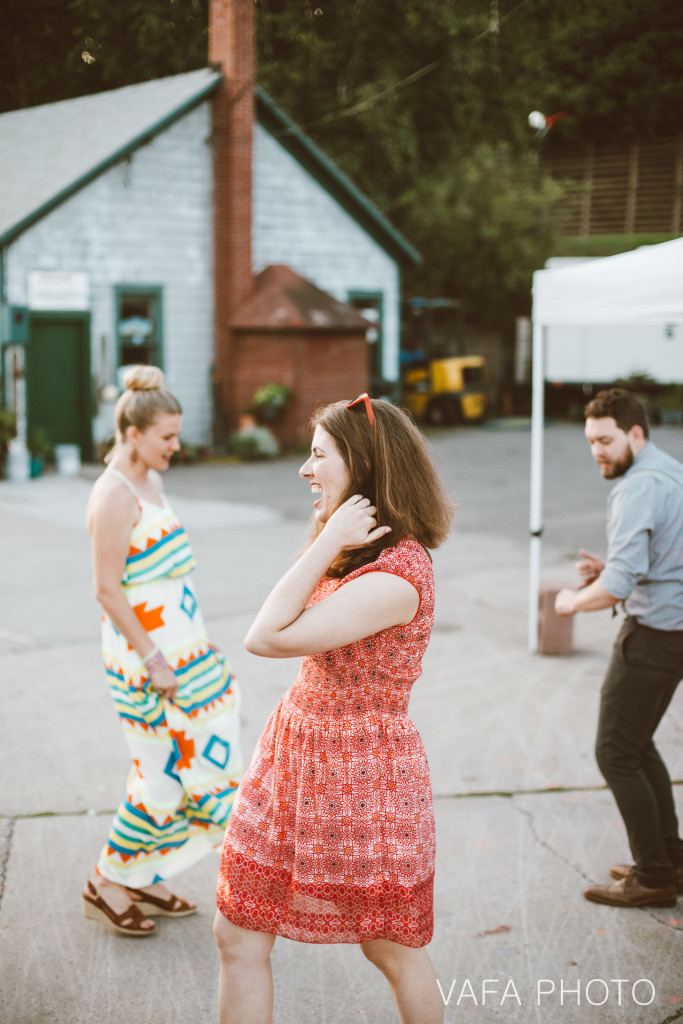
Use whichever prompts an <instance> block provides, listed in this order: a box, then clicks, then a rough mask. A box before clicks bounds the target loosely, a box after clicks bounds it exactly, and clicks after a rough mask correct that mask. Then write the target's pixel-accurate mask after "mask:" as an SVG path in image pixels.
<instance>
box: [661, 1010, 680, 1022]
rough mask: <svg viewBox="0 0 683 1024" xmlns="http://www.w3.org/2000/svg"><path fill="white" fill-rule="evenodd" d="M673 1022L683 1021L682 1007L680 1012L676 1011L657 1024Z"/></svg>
mask: <svg viewBox="0 0 683 1024" xmlns="http://www.w3.org/2000/svg"><path fill="white" fill-rule="evenodd" d="M675 1020H683V1006H682V1007H681V1008H680V1010H676V1012H675V1013H672V1014H670V1015H669V1016H668V1017H665V1018H664V1020H660V1021H658V1024H673V1022H674V1021H675Z"/></svg>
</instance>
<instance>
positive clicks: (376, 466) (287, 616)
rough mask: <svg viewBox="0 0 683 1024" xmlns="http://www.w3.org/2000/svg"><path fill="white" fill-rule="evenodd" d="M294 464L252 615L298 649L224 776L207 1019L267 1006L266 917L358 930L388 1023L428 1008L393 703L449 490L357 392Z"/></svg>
mask: <svg viewBox="0 0 683 1024" xmlns="http://www.w3.org/2000/svg"><path fill="white" fill-rule="evenodd" d="M313 424H314V427H315V432H314V434H313V442H312V445H311V456H310V458H309V459H308V461H307V462H306V463H305V464H304V465H303V466H302V468H301V470H300V475H301V476H302V477H303V478H304V479H305V480H308V481H309V483H310V486H311V489H312V491H313V494H314V497H315V502H314V506H313V507H314V524H315V530H314V537H313V539H312V541H311V543H310V544H309V546H308V547H307V549H306V550H305V551H304V553H303V554H302V556H301V557H300V558H299V559H298V561H297V562H296V563H295V564H294V565H293V566H292V568H291V569H290V570H289V571H288V572H287V573H286V574H285V576H283V578H282V579H281V580H280V582H279V583H278V584H277V585H276V586H275V588H274V589H273V591H272V592H271V594H270V596H269V597H268V598H267V600H266V602H265V603H264V605H263V607H262V608H261V611H260V612H259V614H258V615H257V617H256V619H255V621H254V623H253V625H252V626H251V628H250V630H249V632H248V634H247V637H246V640H245V645H246V647H247V649H248V650H249V651H251V652H252V653H254V654H259V655H261V656H262V657H266V658H291V657H295V656H299V655H303V656H304V658H303V662H302V665H301V670H300V672H299V674H298V676H297V678H296V680H295V681H294V684H293V686H292V687H291V688H290V690H289V691H288V692H287V693H286V694H285V696H284V697H283V699H282V700H281V702H280V704H279V705H278V707H277V708H276V709H275V711H274V712H273V714H272V716H271V717H270V719H269V721H268V723H267V725H266V727H265V729H264V732H263V735H262V736H261V739H260V740H259V743H258V745H257V748H256V752H255V754H254V757H253V760H252V762H251V765H250V767H249V769H248V771H247V773H246V775H245V776H244V778H243V780H242V783H241V785H240V788H239V791H238V794H237V797H236V799H235V803H234V806H233V811H232V815H231V818H230V822H229V825H228V829H227V832H226V836H225V843H224V847H223V856H222V860H221V867H220V873H219V879H218V894H217V905H218V913H217V915H216V922H215V925H214V933H215V936H216V941H217V944H218V948H219V954H220V963H221V973H220V985H219V1014H218V1019H219V1024H268V1022H270V1020H271V1016H272V1005H273V994H272V975H271V969H270V952H271V949H272V947H273V943H274V941H275V937H276V936H277V935H280V936H283V937H285V938H289V939H296V940H298V941H300V942H328V943H337V942H353V943H359V944H360V946H361V949H362V950H363V953H364V954H365V956H366V957H367V958H368V959H369V960H370V961H372V962H373V963H374V964H376V965H377V967H379V969H380V970H381V971H382V973H383V974H384V975H385V977H386V978H387V980H388V982H389V985H390V987H391V990H392V994H393V996H394V1000H395V1002H396V1006H397V1009H398V1013H399V1018H400V1020H401V1022H402V1024H439V1022H441V1021H442V1020H443V1001H442V999H441V997H440V995H439V992H438V987H437V984H436V976H435V973H434V968H433V967H432V964H431V961H430V959H429V956H428V954H427V951H426V950H425V949H424V947H425V946H426V945H427V943H428V942H429V941H430V939H431V937H432V930H433V880H434V812H433V806H432V793H431V784H430V779H429V768H428V765H427V759H426V757H425V752H424V748H423V746H422V741H421V739H420V737H419V735H418V733H417V730H416V729H415V726H414V725H413V723H412V722H411V721H410V719H409V718H408V714H407V709H408V700H409V697H410V690H411V687H412V684H413V683H414V682H415V680H416V679H417V678H418V676H419V675H420V673H421V659H422V656H423V654H424V652H425V650H426V647H427V643H428V641H429V634H430V630H431V626H432V621H433V617H434V577H433V573H432V565H431V559H430V557H429V555H428V553H427V550H426V549H427V548H432V547H436V546H438V545H439V544H440V543H441V542H442V541H443V540H444V539H445V537H446V534H447V532H448V528H449V526H450V520H451V515H452V508H451V504H450V502H449V500H448V498H447V496H446V494H445V492H444V490H443V488H442V486H441V484H440V482H439V479H438V477H437V474H436V472H435V470H434V467H433V465H432V462H431V460H430V457H429V454H428V451H427V448H426V445H425V443H424V440H423V438H422V436H421V434H420V433H419V431H418V430H417V429H416V428H415V427H414V425H413V424H412V423H411V421H410V420H409V419H408V417H407V416H406V415H405V414H404V413H402V412H401V411H400V410H399V409H396V408H395V407H394V406H391V405H389V404H388V403H386V402H382V401H371V400H370V399H369V398H368V397H367V396H361V398H360V399H357V400H356V401H355V402H352V403H351V404H350V405H347V404H346V403H345V402H337V403H335V404H333V405H330V406H327V407H325V408H324V409H322V410H320V411H319V412H318V413H317V414H316V416H315V417H314V420H313Z"/></svg>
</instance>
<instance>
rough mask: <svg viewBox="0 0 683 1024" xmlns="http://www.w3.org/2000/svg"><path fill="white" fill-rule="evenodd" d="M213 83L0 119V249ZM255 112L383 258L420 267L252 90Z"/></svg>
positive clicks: (198, 76) (195, 76) (181, 79)
mask: <svg viewBox="0 0 683 1024" xmlns="http://www.w3.org/2000/svg"><path fill="white" fill-rule="evenodd" d="M220 81H221V73H220V71H214V70H212V69H211V68H201V69H200V70H199V71H190V72H188V73H187V74H184V75H173V76H172V77H169V78H157V79H154V80H153V81H151V82H141V83H140V84H139V85H127V86H124V87H123V88H122V89H113V90H111V91H109V92H98V93H95V94H94V95H92V96H80V97H76V98H75V99H70V100H60V101H59V102H58V103H46V104H44V105H43V106H41V107H28V108H26V109H22V110H12V111H10V112H9V113H7V114H0V168H1V170H0V245H3V244H5V243H7V242H10V241H11V240H12V239H13V238H15V237H16V236H17V235H19V234H21V232H22V231H23V230H24V229H25V228H27V227H28V226H29V225H30V224H33V223H34V222H35V221H37V220H39V219H40V217H42V216H43V215H44V214H45V213H47V212H48V210H51V209H52V208H53V207H55V206H57V204H58V203H60V202H62V201H63V200H64V199H66V198H67V197H68V196H70V195H72V194H73V193H74V192H76V191H77V190H78V189H79V188H82V186H83V185H85V184H86V183H87V182H88V181H91V180H92V179H93V178H95V177H96V176H97V175H98V174H101V173H102V171H104V170H106V169H107V168H108V167H110V166H111V165H112V164H114V163H116V161H117V160H120V159H121V158H122V157H124V156H126V155H127V154H128V153H130V152H131V151H132V150H133V149H135V147H136V146H139V145H141V144H143V143H144V142H146V141H147V139H149V138H150V137H152V136H153V135H156V134H157V133H158V132H160V131H162V130H163V129H164V128H165V127H167V125H169V124H171V123H172V122H173V121H174V120H176V119H177V118H178V117H180V116H182V115H183V114H184V113H185V112H186V111H187V110H189V109H190V108H191V107H193V106H194V105H195V104H196V103H198V102H199V101H200V100H202V99H203V98H204V97H205V96H207V95H208V94H209V93H210V92H212V91H213V89H215V88H216V87H217V86H218V84H219V83H220ZM256 107H257V117H258V119H259V121H260V122H261V123H262V124H263V125H264V127H266V129H267V130H269V131H274V132H275V133H276V135H277V137H278V138H279V139H280V141H281V142H282V144H283V145H284V146H285V148H287V149H289V150H290V152H291V153H292V154H293V155H294V156H295V157H296V159H297V160H298V161H299V162H300V163H302V165H303V166H305V167H307V169H308V170H309V171H311V173H313V174H314V175H315V176H316V178H318V180H319V181H320V182H321V184H322V185H323V186H324V187H325V188H326V189H328V191H329V192H330V193H331V194H332V195H333V196H334V197H335V198H336V199H337V201H338V202H340V203H341V204H342V205H343V206H344V207H345V208H346V209H347V210H348V211H349V212H350V213H351V214H352V216H354V217H355V218H356V220H358V222H359V223H360V224H361V225H362V226H363V227H364V228H365V229H366V230H367V231H369V232H370V233H371V234H372V235H373V236H374V237H375V238H376V239H377V240H378V241H379V242H380V244H382V245H383V246H384V247H385V248H386V249H387V251H388V252H390V253H391V254H392V255H394V256H395V257H398V258H403V259H405V258H406V257H407V258H408V259H409V260H411V261H412V262H419V261H420V256H419V254H418V253H417V252H416V251H415V249H413V248H412V246H411V245H410V243H409V242H408V241H407V240H406V239H405V238H404V237H403V236H402V235H401V234H400V232H398V231H397V230H396V228H394V227H393V225H392V224H390V222H389V221H388V220H387V219H386V217H384V215H383V214H382V213H381V212H380V211H379V210H378V209H377V207H375V206H374V205H373V204H372V203H371V202H370V201H369V200H368V199H367V197H366V196H364V195H363V194H362V193H361V192H359V191H358V189H357V188H356V187H355V186H354V185H353V183H352V182H351V181H349V179H348V178H347V177H346V176H345V175H344V174H343V173H342V172H341V171H340V170H339V168H338V167H336V165H335V164H333V163H332V161H331V160H330V159H329V158H328V157H327V156H326V155H325V154H324V153H323V152H322V151H321V150H320V149H318V147H317V146H315V145H314V143H313V142H312V141H311V140H310V139H309V138H308V137H307V136H306V135H305V134H304V133H303V132H302V131H301V129H299V128H298V127H297V126H296V125H295V124H294V122H293V121H291V120H290V119H289V118H288V117H287V115H286V114H285V113H284V112H283V111H282V110H280V108H279V107H277V105H276V104H275V103H274V102H273V101H272V99H271V98H270V97H269V96H268V95H267V93H265V92H264V91H263V90H262V89H260V88H258V87H257V89H256Z"/></svg>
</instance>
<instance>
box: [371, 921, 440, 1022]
mask: <svg viewBox="0 0 683 1024" xmlns="http://www.w3.org/2000/svg"><path fill="white" fill-rule="evenodd" d="M361 949H362V950H363V953H364V954H365V956H366V957H367V958H368V960H370V962H371V963H373V964H374V965H375V967H379V969H380V971H381V972H382V974H383V975H384V977H385V978H386V979H387V981H388V982H389V988H390V989H391V994H392V995H393V997H394V1002H395V1003H396V1009H397V1010H398V1019H399V1020H400V1022H401V1024H443V1015H444V1004H443V999H442V998H441V996H440V994H439V987H438V985H437V983H436V972H435V970H434V967H433V966H432V961H431V960H430V959H429V954H428V952H427V950H426V949H411V948H409V947H408V946H401V945H399V944H398V943H397V942H390V941H389V940H388V939H375V940H373V941H372V942H363V943H361Z"/></svg>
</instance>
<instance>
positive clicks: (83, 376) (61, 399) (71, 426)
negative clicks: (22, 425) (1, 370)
mask: <svg viewBox="0 0 683 1024" xmlns="http://www.w3.org/2000/svg"><path fill="white" fill-rule="evenodd" d="M89 327H90V318H89V316H88V315H87V314H86V315H78V314H74V313H65V314H56V313H34V314H32V316H31V323H30V328H29V341H28V344H27V346H26V393H27V407H28V409H27V412H28V430H29V433H30V432H31V431H33V430H37V429H40V430H43V431H44V432H45V433H46V434H47V437H48V440H49V441H50V442H51V444H53V445H54V444H77V445H78V446H79V447H80V449H81V458H83V459H89V458H90V454H91V443H90V440H91V438H90V433H91V431H90V392H89V381H90V337H89V336H90V329H89Z"/></svg>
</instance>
